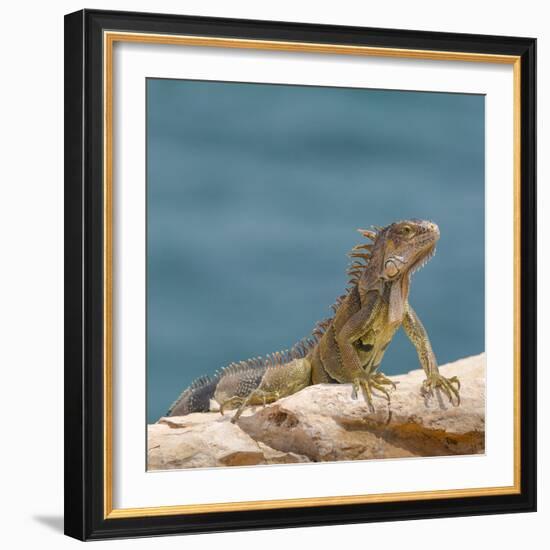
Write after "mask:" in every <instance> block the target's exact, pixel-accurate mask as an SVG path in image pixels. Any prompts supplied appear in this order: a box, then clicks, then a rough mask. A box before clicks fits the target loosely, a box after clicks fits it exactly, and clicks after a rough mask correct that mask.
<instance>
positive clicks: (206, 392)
mask: <svg viewBox="0 0 550 550" xmlns="http://www.w3.org/2000/svg"><path fill="white" fill-rule="evenodd" d="M219 380H220V373H216V374H215V375H213V376H200V377H199V378H197V379H196V380H194V381H193V383H192V384H191V385H190V386H189V387H188V388H186V389H185V390H184V391H183V392H182V393H181V395H180V396H179V397H178V398H177V399H176V400H175V401H174V403H172V406H171V407H170V408H169V409H168V412H167V413H166V416H184V415H186V414H189V413H192V412H207V411H209V410H210V399H212V398H213V397H214V392H215V391H216V386H217V385H218V382H219Z"/></svg>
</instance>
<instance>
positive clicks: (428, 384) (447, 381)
mask: <svg viewBox="0 0 550 550" xmlns="http://www.w3.org/2000/svg"><path fill="white" fill-rule="evenodd" d="M454 384H456V387H455V386H454ZM437 388H439V389H441V390H442V391H443V393H444V394H445V395H446V396H447V397H448V398H449V402H450V403H451V405H454V406H455V407H458V406H459V405H460V393H459V391H460V380H459V379H458V377H456V376H453V377H451V378H445V377H444V376H442V375H441V374H439V373H438V372H436V373H432V374H430V375H429V376H428V377H427V378H426V380H424V382H422V387H421V389H420V393H422V395H433V394H434V390H435V389H437ZM453 398H455V399H456V403H455V402H454V401H453Z"/></svg>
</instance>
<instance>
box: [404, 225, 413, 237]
mask: <svg viewBox="0 0 550 550" xmlns="http://www.w3.org/2000/svg"><path fill="white" fill-rule="evenodd" d="M411 233H412V227H411V226H410V225H405V226H403V227H402V228H401V234H402V235H405V237H407V236H409V235H410V234H411Z"/></svg>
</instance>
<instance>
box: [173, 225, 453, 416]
mask: <svg viewBox="0 0 550 550" xmlns="http://www.w3.org/2000/svg"><path fill="white" fill-rule="evenodd" d="M359 231H360V232H361V233H362V234H363V235H364V236H365V237H367V238H368V239H370V240H371V241H372V243H368V244H363V245H360V246H356V247H355V248H354V249H353V250H352V252H351V254H350V256H351V257H353V258H355V262H354V264H353V265H352V266H351V268H350V269H349V270H348V274H349V275H350V281H349V286H348V288H347V290H346V293H345V294H344V295H342V296H341V297H340V298H339V299H338V301H337V302H336V304H335V305H334V306H333V309H334V316H333V317H331V318H329V319H326V320H324V321H322V322H320V323H319V324H318V325H317V327H316V328H315V329H314V331H313V336H312V337H311V338H310V339H308V340H305V341H302V342H300V343H299V344H297V345H296V346H295V347H294V348H293V349H292V350H290V351H288V352H283V353H275V354H273V355H270V356H268V357H266V358H265V359H260V358H257V359H253V360H251V361H246V362H241V363H240V364H233V365H230V366H229V367H226V369H223V370H222V371H221V372H220V373H219V374H218V375H217V379H216V380H215V381H213V380H212V379H208V382H207V384H199V387H198V389H196V390H194V391H195V393H200V397H201V399H200V400H198V399H193V395H194V392H193V386H191V387H190V388H189V389H188V390H186V391H185V392H184V393H183V394H182V396H180V399H179V400H178V401H176V403H175V404H174V405H173V407H172V408H171V410H170V411H169V414H171V415H175V414H176V413H178V412H179V414H181V413H182V411H188V412H192V410H197V409H196V408H193V406H192V404H190V403H191V401H193V400H194V401H200V402H201V403H204V395H205V392H206V387H207V386H208V389H213V388H214V387H215V390H213V392H212V396H213V397H214V398H215V399H216V401H218V403H220V405H221V410H222V413H223V411H224V410H225V409H227V408H235V407H238V409H237V412H236V413H235V415H234V417H233V419H232V421H233V422H235V421H236V420H237V419H238V418H239V416H240V415H241V413H242V412H243V410H244V409H245V407H247V406H250V405H258V404H264V405H265V404H266V403H270V402H273V401H276V400H278V399H280V398H282V397H286V396H288V395H292V394H293V393H296V392H298V391H300V390H301V389H303V388H305V387H306V386H309V385H312V384H320V383H341V384H345V383H351V384H352V387H353V391H352V396H353V397H354V398H356V397H357V393H358V392H361V393H362V395H363V398H364V399H365V401H366V403H367V405H368V407H369V409H370V410H371V411H374V405H373V395H375V391H378V392H380V393H381V394H382V396H384V397H385V398H386V399H387V400H388V402H389V401H390V388H393V389H395V385H394V384H393V383H392V382H391V380H390V379H389V378H387V377H386V376H385V375H384V374H382V373H381V372H379V370H378V369H379V367H380V363H381V361H382V359H383V357H384V353H385V351H386V349H387V347H388V345H389V344H390V342H391V340H392V338H393V336H394V334H395V332H396V331H397V330H398V329H399V327H400V326H403V328H404V330H405V333H406V334H407V336H408V337H409V339H410V340H411V342H412V343H413V344H414V346H415V348H416V350H417V353H418V358H419V361H420V364H421V365H422V368H423V369H424V371H425V373H426V379H425V380H424V382H423V385H422V388H421V391H422V393H424V394H433V391H434V390H435V389H437V388H439V389H441V390H442V391H443V392H444V393H445V394H446V395H447V397H448V398H449V400H450V401H451V403H453V402H454V400H456V404H457V405H458V404H460V395H459V389H460V382H459V380H458V378H457V377H456V376H455V377H452V378H450V379H447V378H445V377H443V376H442V375H441V374H440V373H439V371H438V368H437V362H436V359H435V355H434V353H433V350H432V347H431V344H430V340H429V338H428V334H427V333H426V330H425V329H424V326H423V325H422V323H421V321H420V319H419V318H418V316H417V315H416V313H415V311H414V310H413V308H412V307H411V305H410V304H409V301H408V297H409V287H410V279H411V275H412V274H413V273H414V272H415V271H416V270H417V269H419V268H420V267H422V266H423V265H424V263H426V262H427V261H428V260H429V259H430V258H431V257H432V256H433V254H434V252H435V245H436V243H437V241H438V240H439V229H438V227H437V225H435V224H434V223H432V222H428V221H423V220H407V221H400V222H396V223H393V224H391V225H388V226H386V227H384V228H377V230H376V231H367V230H359ZM186 392H187V393H186ZM183 402H185V403H183ZM182 403H183V405H182ZM185 414H186V413H185Z"/></svg>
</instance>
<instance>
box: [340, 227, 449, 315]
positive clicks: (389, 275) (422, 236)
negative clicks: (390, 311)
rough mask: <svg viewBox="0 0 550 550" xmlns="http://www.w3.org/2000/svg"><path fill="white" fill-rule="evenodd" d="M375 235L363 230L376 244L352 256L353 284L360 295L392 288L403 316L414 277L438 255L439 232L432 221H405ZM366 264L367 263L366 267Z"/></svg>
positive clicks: (351, 278) (398, 312)
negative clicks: (411, 279)
mask: <svg viewBox="0 0 550 550" xmlns="http://www.w3.org/2000/svg"><path fill="white" fill-rule="evenodd" d="M374 229H375V230H374V231H371V230H366V229H359V232H360V233H361V234H362V235H363V236H364V237H367V238H368V239H370V240H371V241H372V243H366V244H362V245H358V246H356V247H355V248H354V249H353V250H352V251H351V253H350V256H351V257H352V258H355V262H354V263H353V265H351V267H350V268H349V269H348V275H349V276H350V281H349V282H350V284H352V285H353V284H358V285H359V290H360V292H363V293H364V292H368V291H369V290H374V289H377V290H378V291H380V292H382V291H383V289H384V288H385V287H386V286H387V285H391V288H392V296H393V298H394V303H395V304H397V306H399V307H396V308H395V312H396V313H395V314H394V315H393V316H395V315H397V316H398V315H399V314H400V311H401V310H402V304H403V303H404V301H405V300H406V298H407V296H408V292H409V280H410V275H411V274H412V273H414V272H415V271H416V270H417V269H419V268H420V267H422V266H423V265H424V264H425V263H426V262H427V261H428V260H429V259H430V258H431V257H432V256H433V254H434V252H435V245H436V243H437V241H438V240H439V228H438V227H437V225H436V224H435V223H433V222H430V221H425V220H416V219H412V220H403V221H399V222H395V223H392V224H390V225H387V226H386V227H376V228H374ZM363 262H364V263H363Z"/></svg>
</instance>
